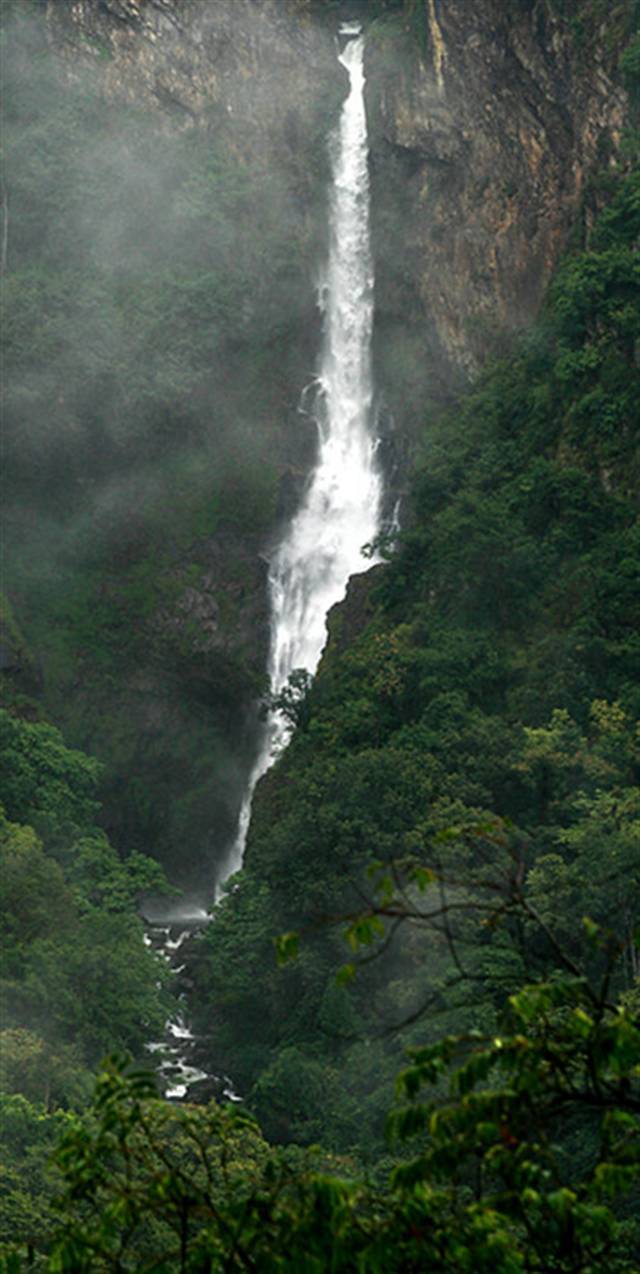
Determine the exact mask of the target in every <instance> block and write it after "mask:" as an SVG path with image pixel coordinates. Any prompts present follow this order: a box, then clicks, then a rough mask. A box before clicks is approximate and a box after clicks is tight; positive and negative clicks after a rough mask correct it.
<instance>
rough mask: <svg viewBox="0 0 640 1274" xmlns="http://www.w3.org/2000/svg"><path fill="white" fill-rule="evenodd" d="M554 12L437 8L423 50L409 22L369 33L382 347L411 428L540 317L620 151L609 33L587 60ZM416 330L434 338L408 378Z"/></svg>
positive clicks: (620, 115)
mask: <svg viewBox="0 0 640 1274" xmlns="http://www.w3.org/2000/svg"><path fill="white" fill-rule="evenodd" d="M550 8H551V7H550V6H548V5H546V4H544V3H542V2H541V0H540V2H539V0H535V2H534V0H519V2H518V3H514V4H510V5H505V4H503V3H501V2H500V0H487V3H483V4H476V5H470V4H468V3H466V0H446V2H445V0H430V3H429V5H428V6H427V13H428V17H429V21H428V25H427V29H426V31H425V33H424V39H423V41H422V48H420V47H419V45H418V43H417V41H416V39H415V37H414V35H413V33H409V32H407V30H405V29H404V28H403V25H402V23H398V24H397V26H396V28H395V30H393V29H392V27H391V26H390V28H389V30H390V32H391V33H390V34H384V28H383V27H382V25H381V29H380V35H379V36H376V35H375V31H374V32H373V33H372V39H371V42H370V55H369V93H370V98H369V101H370V113H371V117H372V133H373V207H374V213H375V225H376V232H377V244H378V258H379V261H378V272H377V289H378V293H377V294H378V319H379V345H380V351H381V358H382V361H383V362H384V363H385V364H386V365H387V368H388V380H389V383H390V385H391V386H392V387H393V400H394V401H393V406H394V409H395V410H396V411H397V412H398V414H399V415H402V413H403V410H404V412H405V415H407V416H408V417H409V420H411V417H412V415H413V413H417V412H419V411H420V406H421V403H422V402H423V399H424V395H425V393H426V394H427V395H428V396H429V397H431V398H433V397H435V398H436V399H437V398H438V397H439V396H440V395H442V394H446V392H447V390H448V388H449V385H450V383H451V379H453V380H454V381H455V378H456V376H462V377H466V376H468V375H470V374H473V373H474V372H475V371H476V370H477V368H478V367H479V365H480V364H481V363H482V361H483V359H484V358H485V357H486V355H487V353H493V352H495V350H496V349H498V350H499V349H500V347H501V346H502V345H503V344H504V342H505V339H508V335H509V333H510V332H512V331H513V329H517V328H520V327H522V326H524V325H526V324H527V323H528V322H530V321H531V319H532V318H533V317H534V315H535V314H536V313H537V311H538V309H539V307H540V304H541V301H542V298H543V296H544V291H545V288H546V285H547V283H548V281H549V279H550V277H551V273H552V271H553V268H554V265H555V263H556V261H557V260H558V256H559V254H560V253H561V251H562V250H563V249H564V247H565V246H566V242H567V236H568V233H569V230H570V228H571V226H572V224H574V222H575V219H576V216H577V215H578V214H579V212H580V211H581V210H582V213H583V218H584V220H585V223H586V224H585V229H586V230H587V231H588V227H589V223H590V220H591V218H592V215H593V211H594V202H597V201H596V196H595V194H594V192H593V191H591V190H590V188H589V187H590V180H591V177H592V175H593V173H594V171H595V170H596V169H600V170H601V169H602V164H603V156H607V155H611V156H612V157H613V156H614V154H615V152H616V149H617V146H618V144H619V141H620V133H621V129H622V126H623V122H624V115H625V98H624V94H623V93H622V92H621V90H620V89H619V88H617V87H616V86H615V84H614V82H613V80H612V70H611V54H610V45H609V43H608V36H609V33H608V31H607V29H606V28H604V27H603V28H602V30H601V31H600V32H596V33H595V35H594V38H593V39H592V40H591V41H590V43H589V45H588V47H586V48H584V49H583V50H582V51H578V50H577V49H576V44H575V39H574V37H573V35H572V31H571V28H570V25H569V23H568V22H567V21H566V20H563V19H561V18H560V17H559V16H554V15H553V14H552V13H551V12H550ZM398 208H400V209H401V210H402V215H401V218H398V215H397V210H398ZM399 222H401V224H399ZM407 314H409V315H410V316H411V320H410V322H409V323H408V324H407V319H406V315H407ZM406 326H409V328H410V329H412V330H414V331H415V330H416V329H420V330H421V331H422V334H423V340H422V346H421V350H418V349H415V348H414V349H409V350H407V349H406V348H405V349H404V364H405V365H404V368H403V366H402V363H403V356H402V355H403V351H402V348H401V347H402V338H401V332H402V329H403V327H406ZM420 355H422V359H421V358H420ZM402 380H404V387H405V389H404V394H403V393H402V391H401V389H400V384H401V383H402ZM407 389H408V394H407V392H406V391H407Z"/></svg>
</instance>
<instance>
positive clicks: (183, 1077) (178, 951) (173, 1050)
mask: <svg viewBox="0 0 640 1274" xmlns="http://www.w3.org/2000/svg"><path fill="white" fill-rule="evenodd" d="M210 919H211V917H210V915H209V914H208V913H207V912H206V911H204V910H192V911H186V910H185V911H177V912H176V913H174V914H172V913H169V914H168V915H167V916H165V917H163V918H158V919H155V920H147V922H146V927H145V943H146V944H147V946H149V947H152V948H153V949H154V951H157V952H158V954H159V955H161V956H163V957H164V959H165V960H166V961H167V962H168V964H169V967H170V969H171V972H172V974H173V975H174V977H175V978H176V989H177V992H178V1005H179V1007H178V1010H177V1012H176V1013H175V1014H174V1016H173V1017H171V1018H169V1020H168V1022H167V1024H166V1027H165V1032H164V1037H163V1039H161V1040H154V1041H153V1042H152V1043H149V1044H147V1045H146V1049H147V1052H148V1053H150V1054H151V1057H152V1059H153V1062H154V1066H155V1069H156V1072H157V1074H158V1078H159V1080H160V1084H161V1087H162V1091H163V1094H164V1096H165V1097H166V1098H167V1099H168V1100H170V1101H184V1100H185V1099H188V1100H191V1101H193V1100H195V1101H209V1100H210V1098H212V1097H216V1098H218V1099H221V1098H226V1099H227V1100H228V1101H240V1100H241V1099H240V1098H239V1097H238V1095H237V1093H236V1092H235V1091H234V1089H233V1085H232V1083H231V1080H230V1079H229V1078H228V1077H227V1076H226V1075H224V1076H222V1075H212V1074H210V1072H208V1071H205V1070H202V1068H201V1067H200V1066H199V1065H198V1057H197V1054H198V1051H199V1047H200V1041H199V1040H197V1039H196V1037H195V1036H194V1034H193V1032H192V1030H191V1027H190V1026H189V1023H188V1019H187V1008H186V999H187V994H188V990H189V983H188V979H187V980H186V981H185V980H184V976H185V970H186V968H187V963H189V962H191V961H192V960H193V959H194V958H196V957H197V951H196V949H195V948H196V944H197V942H198V939H199V938H201V937H202V935H203V933H204V927H205V926H206V925H207V924H208V923H209V921H210Z"/></svg>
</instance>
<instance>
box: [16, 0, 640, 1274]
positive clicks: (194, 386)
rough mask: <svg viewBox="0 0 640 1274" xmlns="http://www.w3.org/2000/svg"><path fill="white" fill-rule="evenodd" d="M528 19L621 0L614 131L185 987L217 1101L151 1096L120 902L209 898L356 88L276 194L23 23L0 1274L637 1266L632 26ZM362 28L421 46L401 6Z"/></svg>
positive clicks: (299, 1)
mask: <svg viewBox="0 0 640 1274" xmlns="http://www.w3.org/2000/svg"><path fill="white" fill-rule="evenodd" d="M287 3H288V0H287ZM515 3H516V0H514V4H515ZM517 4H518V5H520V0H517ZM522 5H523V6H524V8H525V9H526V10H527V12H528V9H529V8H532V9H533V8H535V9H536V12H539V10H540V9H542V8H546V6H545V5H544V4H542V0H540V3H538V0H536V5H529V6H527V4H525V0H522ZM291 7H292V10H293V11H295V14H296V21H300V22H301V23H304V22H309V21H315V20H316V19H317V18H318V15H319V16H320V18H321V19H322V21H325V22H328V21H334V20H335V14H336V12H337V11H339V12H340V15H343V14H345V13H347V10H349V13H350V12H351V10H354V11H355V10H356V9H357V10H358V14H360V12H361V10H362V8H363V6H362V5H360V6H358V5H352V6H351V7H350V6H349V5H348V4H344V5H343V4H342V3H340V4H338V3H336V4H334V3H327V4H326V5H324V4H322V3H320V0H310V2H309V3H307V0H292V5H291ZM549 8H550V9H551V10H552V11H553V20H554V21H556V22H558V23H561V24H564V26H563V30H565V29H566V31H567V39H570V40H571V41H572V45H571V47H572V50H573V53H572V56H573V57H575V58H576V59H587V60H588V59H589V57H590V56H591V55H592V49H593V47H594V42H595V41H596V40H600V39H601V38H602V21H603V9H604V8H606V9H611V10H612V12H611V13H610V14H609V18H610V24H609V27H608V31H609V46H608V50H607V57H608V59H609V64H610V65H611V67H612V68H613V69H612V72H611V73H612V75H613V76H614V77H615V82H616V84H617V85H619V86H620V88H621V91H623V93H624V100H625V110H626V117H625V123H624V130H623V133H622V135H621V137H620V139H619V145H618V149H617V152H616V153H615V154H612V153H611V152H610V151H606V153H605V151H604V148H603V153H602V155H601V157H600V163H599V166H598V169H597V171H595V172H594V173H593V174H592V175H591V176H590V179H589V183H588V187H587V188H586V189H585V191H584V197H583V201H582V205H581V207H580V209H579V213H578V214H577V215H576V216H575V218H574V221H573V225H572V229H571V233H570V235H569V236H568V237H567V241H566V243H565V244H564V245H563V250H562V253H561V256H560V259H559V262H558V264H557V266H556V268H555V269H554V271H553V276H552V278H551V282H550V284H549V286H548V287H547V289H546V293H545V298H544V302H543V304H542V306H541V308H540V309H539V312H538V313H537V315H536V317H535V318H534V319H533V320H532V322H531V323H529V324H527V325H526V326H524V327H522V328H521V329H520V330H516V331H513V330H511V331H508V332H504V331H502V332H500V333H498V332H496V333H493V334H492V336H491V340H490V341H489V342H488V345H489V346H490V349H489V352H488V353H487V357H486V358H485V360H484V362H483V365H482V366H481V368H480V369H479V370H477V371H475V372H474V373H473V374H472V375H466V376H465V377H464V378H457V379H455V381H453V380H452V383H451V386H450V388H449V390H448V392H447V394H441V395H439V396H438V395H437V394H434V395H433V396H431V397H428V395H426V394H425V401H424V405H423V409H422V411H421V415H420V422H419V427H418V428H416V429H415V431H414V434H412V436H411V437H410V438H409V439H408V440H407V442H406V447H405V453H404V454H405V459H404V462H403V463H404V466H405V473H404V477H403V482H404V492H405V493H404V495H403V501H402V513H401V525H400V529H399V530H396V529H392V530H390V529H389V527H388V526H387V527H385V529H384V530H383V531H382V532H381V533H380V536H379V537H378V540H377V541H376V542H375V543H374V544H372V545H370V546H368V550H367V551H368V553H369V557H370V558H371V559H374V564H373V565H369V568H368V569H367V565H368V564H367V562H366V561H364V560H363V573H362V574H361V575H358V576H357V577H355V578H354V579H352V581H351V583H350V585H349V588H348V591H347V596H346V599H345V601H344V602H343V603H341V604H340V605H339V606H337V607H335V608H334V609H333V610H332V611H331V613H330V615H329V621H328V630H329V637H328V642H327V646H326V649H325V652H324V655H323V657H322V661H321V663H320V666H319V669H318V672H317V675H316V676H315V677H314V678H313V679H310V678H308V677H306V676H303V675H296V674H294V675H293V676H292V678H291V679H290V682H289V685H288V686H287V687H286V689H285V691H284V692H283V693H282V694H281V695H280V697H279V700H278V702H277V704H276V706H277V707H278V708H279V710H280V711H281V712H283V713H284V715H285V716H286V717H287V718H288V719H289V721H290V723H291V726H292V737H291V742H290V743H289V745H288V747H287V748H286V750H285V751H284V752H283V754H282V755H281V757H280V758H279V759H278V761H277V763H276V764H275V765H274V766H273V767H272V768H271V769H270V770H269V772H268V773H267V774H266V776H265V777H264V778H263V779H262V781H261V783H260V784H259V787H258V789H257V793H256V797H255V801H254V806H253V816H252V820H251V825H250V829H249V835H248V841H247V846H246V852H245V858H244V863H243V867H242V870H241V871H239V872H238V873H237V875H235V876H234V877H233V878H232V879H231V880H230V881H228V882H227V884H226V889H225V891H224V893H223V896H222V898H221V900H220V901H219V902H218V903H217V905H216V907H215V911H214V914H213V918H212V920H211V922H210V923H209V924H208V925H207V926H206V927H205V928H204V929H203V932H202V936H201V937H200V938H199V939H198V941H197V943H194V944H193V945H192V947H191V949H190V953H189V957H188V959H189V978H190V997H189V998H190V1011H191V1013H192V1015H193V1023H194V1030H195V1033H196V1036H197V1038H198V1039H199V1041H200V1043H199V1048H200V1053H201V1057H202V1060H203V1062H204V1063H205V1064H206V1066H207V1068H210V1069H211V1071H212V1072H213V1071H215V1072H216V1073H225V1074H228V1075H230V1076H232V1077H233V1084H234V1087H235V1089H236V1090H237V1092H238V1093H239V1094H241V1096H242V1100H241V1101H238V1102H225V1101H220V1100H211V1101H209V1102H206V1101H200V1102H196V1101H193V1102H192V1101H189V1100H187V1101H184V1102H172V1101H168V1100H166V1098H165V1097H164V1096H163V1095H162V1091H161V1089H160V1087H159V1084H158V1078H157V1075H156V1074H155V1073H154V1071H153V1068H152V1065H151V1060H150V1056H149V1052H148V1049H147V1047H146V1046H147V1044H148V1042H149V1041H150V1040H154V1039H157V1038H158V1037H159V1035H161V1033H162V1030H163V1027H164V1024H165V1022H166V1021H167V1018H169V1017H170V1016H171V1014H172V1012H173V1011H174V1009H175V1000H176V991H175V986H174V985H173V981H172V975H171V972H170V970H169V969H168V967H167V966H166V963H165V962H164V961H163V960H162V959H160V958H159V957H158V956H157V954H156V953H155V952H154V950H153V949H152V948H151V947H150V946H149V944H148V943H147V942H145V938H144V932H145V929H144V909H145V900H147V899H149V898H150V897H152V898H153V899H154V900H156V903H157V904H158V905H161V903H162V900H165V901H166V904H167V906H170V905H171V904H172V903H173V902H174V901H175V900H176V899H179V897H180V896H181V892H180V891H182V892H183V893H185V892H186V894H187V895H189V896H192V895H193V892H194V891H196V892H198V891H200V892H199V896H200V897H201V896H202V891H203V890H204V889H206V887H207V886H206V883H205V882H206V881H207V879H209V889H210V896H209V897H208V898H207V899H206V902H207V905H208V906H212V904H213V896H212V895H213V888H212V885H213V878H212V877H210V878H207V874H206V870H205V859H206V855H207V854H209V852H210V848H211V831H210V829H211V827H212V825H214V824H215V825H216V827H217V829H218V833H217V834H218V835H219V837H220V843H223V842H224V840H225V837H228V835H229V832H230V830H232V828H233V824H234V819H235V818H237V811H238V803H239V800H240V793H241V790H242V786H243V783H244V782H245V781H246V776H247V773H248V772H249V769H250V764H251V761H252V758H253V755H254V752H255V741H254V735H255V729H256V721H257V720H258V717H259V709H258V708H257V706H256V705H257V702H258V700H259V699H260V696H262V697H263V699H264V698H265V697H267V698H268V687H267V685H266V683H265V651H266V642H267V638H266V635H265V633H266V628H267V627H268V618H267V617H265V615H264V614H263V611H262V609H261V608H260V605H259V604H258V603H257V602H256V601H255V597H256V596H257V595H258V594H259V593H260V590H261V589H264V573H263V570H262V567H261V566H260V565H259V563H260V560H261V559H260V553H261V552H262V550H263V548H264V546H265V545H266V544H267V543H268V542H269V540H270V538H271V537H273V535H274V529H275V528H277V527H279V526H281V525H282V521H283V519H284V518H285V517H286V515H287V513H288V512H289V511H290V506H291V504H292V503H293V504H295V500H296V498H298V497H299V493H300V490H301V489H302V486H303V477H301V475H303V474H304V472H305V469H306V468H308V465H309V462H310V453H311V451H312V449H313V448H312V445H311V443H310V441H309V437H308V435H304V434H303V436H302V437H299V436H298V437H297V438H296V440H295V441H293V442H292V437H293V433H292V428H291V420H289V421H288V422H287V421H285V419H284V416H285V414H286V413H285V410H284V404H285V403H286V401H287V396H286V386H287V384H288V383H289V380H292V381H295V380H296V379H297V378H298V377H299V372H300V367H301V366H303V365H304V364H305V360H307V359H312V356H313V355H312V351H313V347H314V342H315V341H316V338H317V335H318V331H319V325H318V319H317V316H316V314H315V309H314V305H315V301H314V297H313V295H309V289H308V286H307V284H308V274H307V272H308V270H309V269H310V268H311V264H312V263H313V261H314V260H315V259H316V257H317V255H318V253H320V252H321V251H322V250H323V246H324V245H323V235H324V233H325V232H324V229H323V226H322V210H323V203H322V193H321V192H322V191H323V189H324V187H325V185H326V181H327V169H326V161H325V160H324V158H322V156H321V155H320V154H319V152H318V150H317V141H318V137H319V136H323V135H324V132H325V131H326V119H327V118H333V117H334V116H335V112H336V109H337V106H338V105H339V94H336V92H335V86H332V85H329V86H328V87H327V88H326V89H323V90H322V92H319V94H318V98H317V100H316V99H314V101H313V102H312V103H310V104H309V105H308V111H309V121H308V128H309V139H308V141H307V143H306V147H307V148H306V150H305V152H304V155H303V156H301V157H300V158H299V159H295V157H294V159H291V158H288V159H287V160H286V164H285V161H284V160H282V166H281V167H279V168H278V169H277V170H276V168H274V166H273V163H272V162H271V160H270V157H269V156H268V155H261V153H260V149H259V146H258V145H257V144H256V150H255V151H253V152H251V153H250V154H249V156H248V158H247V157H243V156H240V155H239V154H238V152H237V150H236V149H235V148H234V144H233V137H232V135H231V134H225V133H224V130H223V128H222V126H220V128H219V130H218V131H216V129H209V130H198V129H196V128H190V127H189V128H187V129H186V131H183V132H181V133H180V135H179V144H178V143H177V142H176V141H175V138H173V136H172V134H171V133H170V132H168V131H167V130H164V131H163V130H162V129H159V128H158V127H157V123H156V122H155V121H154V120H153V119H151V118H150V114H149V111H148V109H146V108H145V106H144V104H140V103H137V102H132V101H130V102H128V103H127V104H126V105H125V106H123V105H122V103H119V104H117V105H114V104H113V102H112V101H111V102H110V101H105V98H104V96H103V94H102V92H101V89H100V81H99V79H98V78H96V77H95V76H94V77H91V76H85V75H84V73H83V71H82V68H81V67H80V68H79V69H78V72H77V74H76V75H75V76H74V77H71V79H70V78H69V76H68V75H66V74H63V73H61V70H60V65H59V58H58V55H57V54H56V52H55V50H54V49H52V47H51V44H50V42H48V41H47V39H46V36H45V27H46V23H45V18H46V14H45V12H44V11H45V10H46V5H44V6H41V5H39V4H38V3H34V4H31V3H30V2H29V0H14V2H13V3H12V4H9V5H7V6H6V8H5V12H4V15H3V18H2V24H1V30H0V35H1V38H2V41H3V53H4V57H3V66H4V71H3V78H4V82H5V93H6V99H7V101H6V107H5V117H4V136H3V150H4V152H5V160H6V185H4V184H3V186H2V188H1V189H0V194H1V195H2V199H3V217H4V233H5V239H4V243H5V248H4V253H3V286H2V300H3V311H4V315H5V317H4V322H3V330H4V347H5V355H4V358H5V361H4V392H3V400H4V401H3V408H4V411H3V462H4V463H3V468H4V472H5V488H6V496H5V500H4V509H3V545H4V559H3V578H2V587H3V593H2V596H1V609H0V800H1V805H0V857H1V863H0V950H1V952H2V960H1V962H0V1005H1V1009H0V1110H1V1112H2V1128H3V1139H2V1147H1V1149H0V1272H1V1274H22V1272H24V1271H27V1270H32V1269H33V1270H42V1271H50V1272H51V1274H83V1272H84V1271H86V1272H87V1274H89V1272H92V1271H113V1272H114V1274H115V1272H116V1271H119V1272H124V1271H131V1272H132V1274H133V1272H136V1274H143V1272H144V1274H177V1272H178V1271H185V1272H190V1274H197V1272H198V1274H199V1272H202V1274H204V1272H205V1271H211V1272H213V1271H240V1270H253V1271H265V1274H266V1272H269V1271H280V1270H282V1271H291V1272H293V1274H296V1272H299V1274H315V1272H317V1274H324V1272H325V1271H335V1272H336V1274H351V1272H353V1274H356V1272H357V1274H392V1272H393V1271H397V1272H398V1274H410V1272H411V1271H416V1274H417V1272H418V1271H434V1274H437V1272H438V1271H442V1274H458V1272H460V1274H465V1272H468V1274H483V1272H487V1274H488V1272H489V1271H491V1274H602V1272H603V1271H605V1270H606V1271H607V1272H608V1274H637V1271H638V1270H639V1269H640V1220H639V1206H640V951H639V946H640V681H639V673H640V525H639V521H638V489H639V482H640V457H639V452H638V427H639V425H640V6H639V5H638V3H637V2H636V0H620V3H616V4H615V5H611V6H602V5H601V4H600V3H599V0H585V3H578V2H577V0H575V2H574V0H564V2H563V3H560V2H559V0H558V2H557V3H555V0H554V3H553V4H551V3H549ZM364 11H365V13H366V17H367V21H370V22H371V31H372V37H371V38H372V39H373V38H374V37H375V38H376V39H377V40H378V41H379V42H380V43H381V46H382V47H383V49H384V42H385V41H386V40H389V41H390V42H392V41H393V40H394V39H395V38H396V36H395V32H396V29H397V27H398V24H403V25H402V33H403V35H402V38H403V39H407V38H408V39H409V40H410V41H411V42H412V43H413V44H414V45H415V48H416V50H417V53H416V56H417V57H419V58H424V57H426V56H427V54H428V51H429V39H430V30H431V28H430V26H429V21H428V13H429V9H428V6H427V5H426V4H425V5H421V4H420V3H418V0H404V2H402V0H388V2H387V3H385V0H380V3H377V0H376V3H373V0H371V5H370V8H368V9H367V6H364ZM433 12H434V13H435V9H434V10H433ZM425 14H426V15H427V17H426V18H425ZM347 16H349V14H347ZM605 16H606V15H605ZM91 56H92V57H94V58H95V59H96V60H97V63H102V62H107V61H108V59H109V58H110V56H111V54H110V52H109V49H108V48H101V47H100V48H98V47H97V46H96V47H95V48H94V49H92V51H91ZM34 68H35V69H36V70H37V74H34ZM116 116H117V128H116V126H115V125H114V119H115V117H116ZM123 119H124V123H123V122H122V121H123ZM122 137H124V138H125V139H126V154H124V158H123V150H122V146H123V143H122V140H121V138H122ZM212 138H213V141H212ZM230 139H231V140H230ZM294 150H295V148H294ZM310 154H313V155H314V156H315V158H314V159H313V162H312V163H309V162H308V160H309V155H310ZM298 163H299V164H300V168H301V169H302V168H303V167H304V176H303V175H302V173H301V172H299V171H298V169H297V168H296V164H298ZM291 165H293V168H291ZM285 168H286V172H285ZM141 173H142V176H141ZM291 182H293V183H294V185H295V189H296V191H297V197H296V198H295V199H293V198H289V197H288V194H287V192H288V190H289V189H290V185H288V184H287V183H291ZM296 183H297V185H296ZM257 191H259V192H260V193H259V199H260V206H261V208H266V209H268V215H267V216H266V217H264V216H263V219H262V224H261V230H260V236H259V237H256V233H255V212H254V205H255V203H256V201H257V200H258V194H257ZM168 208H169V209H170V215H166V214H167V209H168ZM212 220H213V222H214V226H215V230H214V232H213V235H212V232H211V221H212ZM378 250H379V249H378ZM379 339H382V338H381V337H379ZM407 339H408V340H409V337H408V338H407ZM410 340H411V342H412V344H411V348H412V350H414V349H415V344H416V341H419V332H418V335H417V336H416V333H415V332H411V334H410ZM412 356H413V355H412ZM212 404H213V405H214V408H215V409H214V410H212ZM258 418H259V420H260V422H261V425H260V428H259V429H255V428H254V427H253V423H252V422H254V421H255V420H256V419H258ZM283 472H286V474H287V479H288V481H289V485H288V486H287V485H286V483H285V496H283V480H282V474H283ZM216 572H217V574H216ZM212 574H213V575H215V577H216V589H217V592H216V599H217V601H216V610H215V615H213V612H212V611H206V610H203V609H202V606H201V604H200V602H199V601H198V598H199V597H201V596H202V590H203V584H202V581H203V580H205V581H206V580H207V579H208V578H209V575H212ZM207 587H208V586H207ZM199 589H200V590H201V591H200V592H199V591H198V590H199ZM185 599H187V600H186V601H185ZM194 599H195V600H194ZM187 603H188V604H187ZM207 625H208V628H207ZM203 627H204V628H205V629H206V630H207V632H208V633H211V634H213V636H212V637H211V640H210V641H204V640H202V636H201V631H202V628H203ZM220 634H222V636H220ZM167 737H170V748H168V747H167ZM213 773H215V775H216V783H215V784H214V783H212V780H211V775H212V774H213ZM179 845H182V846H183V847H184V852H183V855H182V858H181V859H180V861H179V862H178V854H177V846H179ZM207 861H208V860H207ZM158 900H160V901H158Z"/></svg>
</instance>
